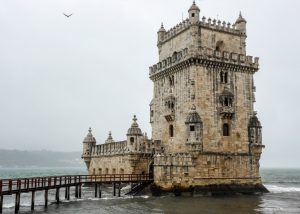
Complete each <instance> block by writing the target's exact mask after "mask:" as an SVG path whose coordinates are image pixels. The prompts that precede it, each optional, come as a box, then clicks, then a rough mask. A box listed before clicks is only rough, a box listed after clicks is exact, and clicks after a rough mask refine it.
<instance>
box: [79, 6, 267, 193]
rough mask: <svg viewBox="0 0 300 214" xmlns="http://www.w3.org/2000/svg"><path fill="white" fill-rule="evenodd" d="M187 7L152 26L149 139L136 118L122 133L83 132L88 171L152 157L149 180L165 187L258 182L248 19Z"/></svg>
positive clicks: (136, 166)
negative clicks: (99, 140) (116, 138)
mask: <svg viewBox="0 0 300 214" xmlns="http://www.w3.org/2000/svg"><path fill="white" fill-rule="evenodd" d="M188 13H189V18H188V19H186V20H184V21H183V22H181V23H179V24H177V25H176V26H175V27H173V28H172V29H170V30H169V31H166V30H165V29H164V26H163V25H162V26H161V28H160V29H159V31H158V42H157V46H158V50H159V62H158V63H157V64H155V65H153V66H151V67H150V72H149V75H150V79H151V80H152V81H153V83H154V94H153V99H152V101H151V103H150V123H151V125H152V139H151V140H149V139H148V138H147V137H146V136H144V135H143V134H142V132H141V131H140V129H139V128H138V125H137V124H136V119H134V123H133V125H132V127H131V129H132V130H131V131H130V130H128V134H127V141H123V142H113V140H112V139H110V138H109V139H108V140H107V142H106V143H105V144H103V145H97V146H96V145H95V144H96V143H95V141H93V140H91V139H92V136H89V134H88V136H87V137H86V139H85V141H84V154H83V158H84V160H85V162H86V163H87V166H88V168H89V173H90V174H93V173H94V174H97V173H100V171H101V173H103V172H104V171H103V170H104V168H105V170H106V169H107V168H108V171H105V173H106V172H107V173H122V172H123V173H143V172H145V173H148V172H149V168H150V166H151V163H152V162H153V163H154V181H155V184H156V185H157V186H159V187H161V188H162V189H165V190H170V189H173V188H175V187H176V188H177V187H181V188H191V187H196V186H207V185H244V184H246V185H253V186H255V185H261V178H260V174H259V159H260V156H261V152H262V148H264V145H262V135H261V128H262V127H261V124H260V122H259V120H258V118H257V116H256V112H255V111H254V107H253V103H254V102H255V96H254V92H255V86H254V81H253V75H254V74H255V73H256V72H257V71H258V67H259V64H258V62H259V59H258V58H257V57H256V58H254V59H253V57H252V56H248V55H247V54H246V37H247V36H246V20H245V19H244V18H243V17H242V15H241V14H240V15H239V17H238V19H237V21H236V22H235V24H233V25H231V24H230V23H226V22H221V21H219V20H215V19H214V20H211V19H210V18H208V19H206V18H205V17H203V18H202V19H201V20H200V9H199V7H198V6H197V5H196V4H195V2H194V3H193V5H192V6H191V7H190V9H189V10H188ZM90 135H91V134H90ZM133 138H134V139H133ZM92 141H93V142H92ZM100 169H101V170H100Z"/></svg>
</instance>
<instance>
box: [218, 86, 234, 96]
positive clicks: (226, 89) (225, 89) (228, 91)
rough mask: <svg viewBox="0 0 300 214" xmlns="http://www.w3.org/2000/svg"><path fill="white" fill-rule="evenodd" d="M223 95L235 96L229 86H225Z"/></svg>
mask: <svg viewBox="0 0 300 214" xmlns="http://www.w3.org/2000/svg"><path fill="white" fill-rule="evenodd" d="M221 95H222V96H230V97H233V96H234V95H233V93H232V92H231V91H230V90H229V88H228V87H224V90H223V91H222V94H221Z"/></svg>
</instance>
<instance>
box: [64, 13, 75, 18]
mask: <svg viewBox="0 0 300 214" xmlns="http://www.w3.org/2000/svg"><path fill="white" fill-rule="evenodd" d="M64 15H65V16H66V17H67V18H69V17H70V16H72V15H73V13H71V14H69V15H68V14H65V13H64Z"/></svg>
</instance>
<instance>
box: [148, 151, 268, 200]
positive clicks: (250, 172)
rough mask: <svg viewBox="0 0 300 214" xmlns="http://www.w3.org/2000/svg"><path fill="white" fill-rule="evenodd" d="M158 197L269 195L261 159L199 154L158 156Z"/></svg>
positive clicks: (155, 171)
mask: <svg viewBox="0 0 300 214" xmlns="http://www.w3.org/2000/svg"><path fill="white" fill-rule="evenodd" d="M154 182H155V184H154V185H153V190H154V194H155V191H156V190H157V191H158V192H159V191H162V192H170V191H171V192H172V191H175V192H176V191H179V192H181V191H184V192H187V191H192V192H203V193H212V194H217V193H223V194H225V193H226V194H227V193H228V194H230V193H255V192H267V191H268V190H267V189H266V188H265V187H264V186H263V185H262V182H261V177H260V175H259V156H255V155H250V154H248V153H217V152H214V153H213V152H199V153H198V154H193V153H177V154H170V155H166V154H158V155H156V156H155V157H154Z"/></svg>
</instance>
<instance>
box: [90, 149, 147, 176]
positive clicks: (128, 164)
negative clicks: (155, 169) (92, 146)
mask: <svg viewBox="0 0 300 214" xmlns="http://www.w3.org/2000/svg"><path fill="white" fill-rule="evenodd" d="M151 161H152V158H151V154H126V155H125V154H124V155H121V154H119V155H110V156H98V157H93V158H92V160H91V163H90V167H89V169H88V171H89V174H90V175H94V174H96V175H99V174H142V173H144V174H145V173H149V166H150V163H151Z"/></svg>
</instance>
